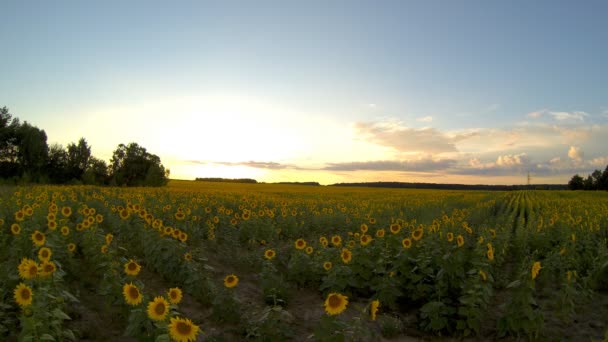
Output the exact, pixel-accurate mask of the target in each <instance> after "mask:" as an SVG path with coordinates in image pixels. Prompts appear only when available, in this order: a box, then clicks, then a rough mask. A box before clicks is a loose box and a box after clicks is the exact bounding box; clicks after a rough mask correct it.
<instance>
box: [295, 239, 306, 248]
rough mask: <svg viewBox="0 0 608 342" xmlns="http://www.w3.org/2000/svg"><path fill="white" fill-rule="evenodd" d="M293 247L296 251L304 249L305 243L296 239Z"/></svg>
mask: <svg viewBox="0 0 608 342" xmlns="http://www.w3.org/2000/svg"><path fill="white" fill-rule="evenodd" d="M295 245H296V248H297V249H304V248H306V241H304V239H297V240H296V242H295Z"/></svg>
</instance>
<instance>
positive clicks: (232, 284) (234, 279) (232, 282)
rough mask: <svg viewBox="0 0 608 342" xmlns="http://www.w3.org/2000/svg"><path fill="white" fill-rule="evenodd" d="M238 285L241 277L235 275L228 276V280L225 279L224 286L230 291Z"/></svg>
mask: <svg viewBox="0 0 608 342" xmlns="http://www.w3.org/2000/svg"><path fill="white" fill-rule="evenodd" d="M238 283H239V277H237V276H235V275H234V274H229V275H227V276H226V278H224V286H226V287H227V288H229V289H230V288H233V287H235V286H236V285H237V284H238Z"/></svg>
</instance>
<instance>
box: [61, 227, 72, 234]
mask: <svg viewBox="0 0 608 342" xmlns="http://www.w3.org/2000/svg"><path fill="white" fill-rule="evenodd" d="M60 231H61V235H63V236H68V235H69V234H70V227H68V226H63V227H61V230H60Z"/></svg>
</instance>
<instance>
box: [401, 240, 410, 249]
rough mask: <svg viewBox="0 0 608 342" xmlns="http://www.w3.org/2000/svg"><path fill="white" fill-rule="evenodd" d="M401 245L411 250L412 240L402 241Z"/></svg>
mask: <svg viewBox="0 0 608 342" xmlns="http://www.w3.org/2000/svg"><path fill="white" fill-rule="evenodd" d="M401 244H402V245H403V248H410V247H412V240H411V239H410V238H405V239H403V241H401Z"/></svg>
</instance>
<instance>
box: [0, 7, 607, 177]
mask: <svg viewBox="0 0 608 342" xmlns="http://www.w3.org/2000/svg"><path fill="white" fill-rule="evenodd" d="M0 13H2V20H0V46H1V47H2V49H1V52H0V106H7V107H8V108H9V109H10V112H11V113H12V114H13V115H14V116H16V117H18V118H19V119H20V120H21V121H28V122H29V123H31V124H33V125H35V126H38V127H39V128H41V129H44V130H45V132H46V133H47V136H48V142H49V144H52V143H58V144H62V145H63V146H66V145H67V144H69V143H70V142H77V141H78V139H79V138H80V137H85V139H86V140H87V141H88V143H89V145H90V146H92V152H93V155H95V156H97V157H98V158H101V159H104V160H106V161H109V159H110V158H111V156H112V152H113V151H114V150H115V149H116V147H117V145H118V144H120V143H125V144H127V143H129V142H137V143H138V144H139V145H141V146H143V147H145V148H146V149H147V150H148V152H150V153H153V154H156V155H158V156H159V157H160V158H161V160H162V163H163V164H164V166H165V167H167V168H169V169H170V170H171V177H172V178H177V179H194V178H196V177H226V178H255V179H257V180H258V181H266V182H275V181H318V182H320V183H321V184H331V183H337V182H369V181H403V182H430V183H464V184H525V183H526V182H527V175H528V173H529V174H530V177H531V182H532V183H566V182H567V181H568V180H569V179H570V178H571V177H572V175H574V174H575V173H579V174H581V175H583V176H586V175H587V174H589V173H591V172H592V171H593V170H595V169H601V170H603V169H604V168H606V166H607V165H608V149H607V148H606V146H608V144H606V142H605V140H606V137H608V62H606V61H608V44H607V43H606V42H608V20H605V16H606V13H608V2H605V1H593V0H589V1H521V0H514V1H468V0H457V1H446V0H442V1H433V0H430V1H407V0H403V1H401V0H399V1H389V0H385V1H357V0H352V1H339V0H336V1H332V0H330V1H327V0H324V1H314V0H313V1H265V0H260V1H230V0H227V1H202V0H201V1H191V2H190V1H158V2H156V1H97V2H92V1H61V0H59V1H12V0H7V1H2V2H0Z"/></svg>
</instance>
